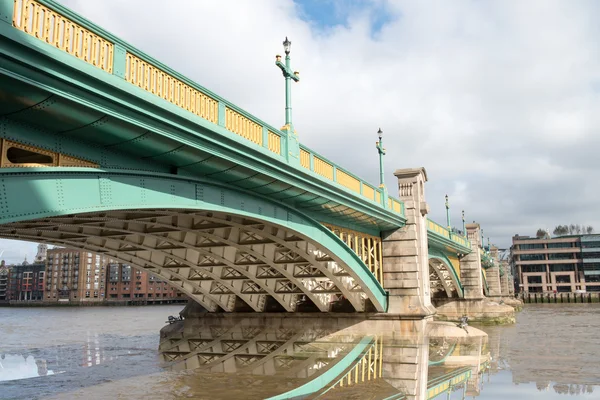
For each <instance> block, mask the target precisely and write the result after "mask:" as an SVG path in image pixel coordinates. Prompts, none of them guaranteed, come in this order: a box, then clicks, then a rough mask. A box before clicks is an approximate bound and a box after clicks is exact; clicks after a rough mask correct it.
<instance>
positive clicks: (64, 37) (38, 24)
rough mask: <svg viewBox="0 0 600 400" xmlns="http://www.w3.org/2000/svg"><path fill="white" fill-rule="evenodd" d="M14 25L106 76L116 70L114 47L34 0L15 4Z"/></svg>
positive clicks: (19, 1) (21, 0)
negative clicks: (106, 73) (99, 70)
mask: <svg viewBox="0 0 600 400" xmlns="http://www.w3.org/2000/svg"><path fill="white" fill-rule="evenodd" d="M13 25H14V26H15V27H16V28H17V29H20V30H22V31H23V32H26V33H28V34H30V35H32V36H34V37H36V38H38V39H40V40H43V41H44V42H46V43H48V44H51V45H52V46H54V47H56V48H57V49H60V50H62V51H64V52H66V53H68V54H71V55H73V56H75V57H77V58H79V59H80V60H83V61H85V62H87V63H89V64H92V65H94V66H96V67H98V68H100V69H102V70H104V71H106V72H109V73H112V69H113V51H114V49H113V47H114V46H113V44H112V43H110V42H109V41H107V40H105V39H103V38H101V37H100V36H98V35H96V34H94V33H92V32H90V31H88V30H87V29H85V28H83V27H82V26H80V25H78V24H76V23H75V22H73V21H71V20H70V19H68V18H65V17H63V16H62V15H60V14H58V13H56V12H54V11H52V10H50V9H48V8H47V7H45V6H43V5H41V4H40V3H38V2H36V1H33V0H15V2H14V13H13Z"/></svg>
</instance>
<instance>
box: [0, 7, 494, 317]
mask: <svg viewBox="0 0 600 400" xmlns="http://www.w3.org/2000/svg"><path fill="white" fill-rule="evenodd" d="M286 51H287V50H286ZM276 65H277V66H279V67H280V68H281V69H282V71H283V72H284V76H285V77H286V84H287V86H288V102H291V100H290V96H289V89H290V86H289V85H290V82H291V81H292V80H298V79H299V77H298V75H297V74H296V73H295V72H291V69H290V67H289V52H288V54H287V55H286V60H285V64H284V63H283V62H282V61H281V57H279V56H278V57H277V58H276ZM0 134H1V142H0V154H1V160H0V179H1V183H2V187H1V190H0V237H2V238H8V239H17V240H27V241H34V242H43V243H48V244H52V245H62V246H67V247H72V248H78V249H85V250H88V251H92V252H96V253H102V254H106V255H108V256H110V257H112V258H114V259H115V260H118V261H120V262H123V263H127V264H130V265H131V266H132V267H134V268H139V269H144V270H147V271H148V272H149V273H151V274H154V275H156V276H159V277H161V278H162V279H166V280H168V281H169V282H170V283H171V284H172V285H174V286H175V287H177V288H178V289H179V290H181V291H182V292H184V293H185V294H187V295H188V296H189V297H190V298H191V299H193V300H194V301H195V302H196V303H198V304H199V305H201V306H202V307H203V308H204V309H205V310H207V311H210V312H233V311H254V312H265V311H281V312H294V311H321V312H328V311H332V310H335V309H339V310H345V311H348V310H351V311H358V312H365V311H377V312H388V313H393V314H398V315H406V316H413V317H423V316H428V315H431V314H433V313H434V312H435V309H434V307H433V305H432V298H433V299H434V300H435V299H436V298H444V299H481V298H483V297H484V288H485V287H487V286H486V285H485V284H484V282H485V275H484V272H485V270H484V269H482V261H481V260H482V257H485V255H486V254H488V253H489V249H487V250H485V251H484V250H483V248H484V246H483V238H482V237H481V235H480V227H479V225H478V224H467V225H466V228H465V229H463V232H465V231H466V232H467V233H468V237H467V236H465V235H464V234H463V233H457V232H455V231H453V230H452V229H451V227H450V224H449V221H448V224H447V225H448V226H443V225H441V224H438V223H436V222H434V221H432V220H429V219H428V218H427V214H428V211H429V207H428V205H427V203H426V201H425V189H424V186H425V182H427V179H428V178H427V174H426V172H425V169H423V168H416V169H400V170H398V171H396V172H395V175H396V177H397V178H398V188H399V190H398V197H394V196H390V195H388V192H387V189H386V187H385V185H383V181H382V182H381V185H379V186H377V185H373V184H371V183H369V182H366V181H365V180H363V179H361V178H360V177H358V176H357V175H355V174H354V173H352V172H351V171H350V170H348V169H345V168H343V167H342V166H339V165H337V164H336V163H334V162H332V161H330V160H328V159H327V158H326V157H324V156H322V155H320V154H318V153H317V152H315V151H313V150H311V149H309V148H308V147H306V146H304V145H302V144H301V143H300V142H299V136H298V135H297V133H296V131H295V130H294V128H293V124H292V122H291V103H289V104H287V103H286V124H285V125H284V126H283V127H282V128H281V129H278V128H276V127H275V126H273V125H270V124H268V123H266V122H264V121H262V120H261V119H259V118H257V117H255V116H253V115H251V114H250V113H248V112H247V111H245V110H242V109H241V108H239V107H237V106H236V105H235V104H232V103H231V102H229V101H227V100H225V99H223V98H222V97H220V96H219V95H218V94H216V93H213V92H211V91H209V90H207V89H206V88H204V87H203V86H201V85H199V84H198V83H196V82H193V81H191V80H190V79H188V78H186V77H185V76H183V75H181V74H179V73H177V72H176V71H174V70H172V69H171V68H169V67H168V66H167V65H165V64H163V63H162V62H160V61H158V60H155V59H154V58H152V57H151V56H149V55H147V54H145V53H143V52H141V51H140V50H138V49H136V48H135V47H133V46H132V45H130V44H128V43H126V42H124V41H123V40H121V39H119V38H117V37H115V36H114V35H112V34H111V33H109V32H107V31H105V30H104V29H102V28H101V27H99V26H97V25H95V24H94V23H92V22H91V21H88V20H87V19H85V18H83V17H81V16H79V15H77V14H76V13H74V12H72V11H71V10H69V9H67V8H65V7H64V6H62V5H60V4H59V3H57V2H55V1H52V0H35V1H34V0H0ZM378 149H379V151H380V154H381V153H382V151H383V148H382V143H381V140H380V141H379V143H378ZM463 225H464V221H463ZM488 247H489V246H488ZM480 250H482V251H481V252H480ZM492 264H493V263H492ZM49 272H50V274H49V275H51V272H52V271H49ZM55 286H56V282H48V284H47V290H53V287H54V289H56V287H55ZM498 287H500V285H498Z"/></svg>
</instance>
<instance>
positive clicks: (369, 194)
mask: <svg viewBox="0 0 600 400" xmlns="http://www.w3.org/2000/svg"><path fill="white" fill-rule="evenodd" d="M363 196H365V197H366V198H367V199H369V200H373V201H375V189H374V188H372V187H371V186H369V185H364V184H363Z"/></svg>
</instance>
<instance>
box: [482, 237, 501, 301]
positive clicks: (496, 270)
mask: <svg viewBox="0 0 600 400" xmlns="http://www.w3.org/2000/svg"><path fill="white" fill-rule="evenodd" d="M490 256H491V257H492V260H493V261H494V266H493V267H491V268H488V269H487V276H486V278H487V283H488V286H489V288H490V293H489V295H490V297H500V296H501V294H502V291H501V289H500V264H499V261H498V248H497V247H495V246H491V248H490Z"/></svg>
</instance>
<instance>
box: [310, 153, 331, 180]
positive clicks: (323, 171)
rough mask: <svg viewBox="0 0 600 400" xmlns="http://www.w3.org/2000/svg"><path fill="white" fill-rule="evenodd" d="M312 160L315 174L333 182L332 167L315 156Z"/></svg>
mask: <svg viewBox="0 0 600 400" xmlns="http://www.w3.org/2000/svg"><path fill="white" fill-rule="evenodd" d="M314 159H315V161H314V164H315V172H316V173H317V174H319V175H321V176H324V177H325V178H327V179H329V180H333V165H331V164H329V163H328V162H327V161H325V160H322V159H320V158H319V157H317V156H315V157H314Z"/></svg>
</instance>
